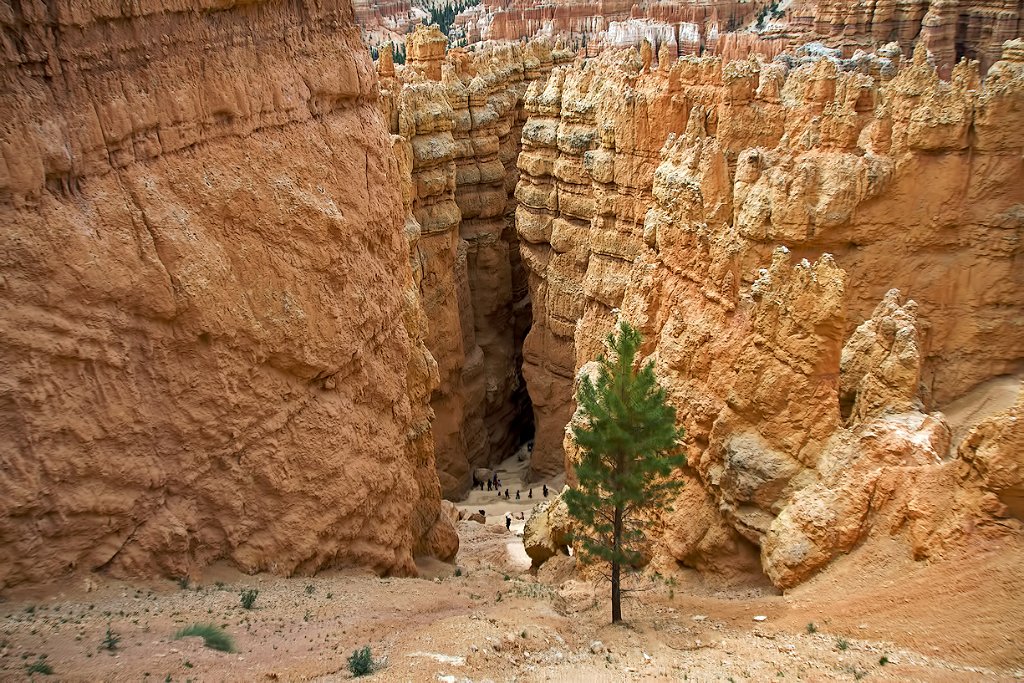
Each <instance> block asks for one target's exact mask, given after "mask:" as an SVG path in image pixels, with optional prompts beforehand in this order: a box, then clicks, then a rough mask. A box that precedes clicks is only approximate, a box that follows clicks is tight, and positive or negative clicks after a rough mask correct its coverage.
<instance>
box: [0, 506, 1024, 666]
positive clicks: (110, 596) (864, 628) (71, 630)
mask: <svg viewBox="0 0 1024 683" xmlns="http://www.w3.org/2000/svg"><path fill="white" fill-rule="evenodd" d="M460 524H461V528H460V532H461V533H462V534H463V539H464V541H463V543H464V547H463V550H462V552H461V553H460V563H459V567H458V571H456V567H453V566H451V565H443V564H440V563H434V564H433V565H430V566H425V567H424V574H425V575H426V576H427V577H429V576H430V575H431V574H433V575H436V576H435V578H419V579H388V578H378V577H375V576H372V575H367V574H365V573H357V572H337V573H327V574H322V575H319V576H317V577H315V578H291V579H284V578H278V577H271V576H255V577H251V576H244V575H240V574H238V573H236V572H234V571H231V570H227V569H223V568H214V569H212V570H210V571H209V572H208V573H207V575H206V576H205V577H204V578H203V580H202V585H198V586H190V587H189V588H187V589H186V588H182V587H180V586H179V585H178V584H176V583H174V582H170V581H156V582H133V583H124V582H120V581H115V580H108V579H101V578H100V579H98V578H95V577H90V578H86V579H78V580H76V581H74V582H70V581H68V582H62V583H60V584H55V585H51V586H43V587H36V588H33V589H31V590H23V591H20V592H16V593H13V594H11V595H8V596H7V599H6V600H5V601H4V602H3V603H0V616H2V619H3V621H2V628H0V679H2V680H24V678H25V677H26V672H27V669H28V667H29V666H30V665H31V664H33V663H35V662H38V661H39V660H40V658H41V657H43V658H44V660H43V661H45V662H46V663H48V664H49V665H50V666H51V667H52V670H53V674H52V676H49V677H48V678H47V680H67V681H99V680H112V681H113V680H116V681H165V680H172V681H188V680H192V681H222V680H223V681H259V680H286V681H298V680H318V681H334V680H341V679H346V678H348V677H349V673H348V670H347V663H346V659H347V657H348V656H349V655H350V654H351V653H352V652H353V650H355V649H357V648H359V647H362V646H363V645H369V646H370V647H371V648H372V651H373V653H374V656H375V657H376V658H377V659H378V660H379V661H380V663H381V668H380V670H379V671H378V672H376V673H374V674H373V675H372V676H371V677H369V678H366V679H364V680H372V681H452V682H458V681H549V680H550V681H624V680H665V681H669V680H671V681H678V680H691V681H730V680H731V681H737V682H738V681H774V680H782V679H789V680H800V681H832V680H879V681H883V680H884V681H1014V680H1022V678H1024V646H1022V644H1024V623H1022V621H1021V619H1020V611H1021V607H1022V606H1024V603H1022V599H1021V596H1022V595H1024V570H1022V569H1021V563H1020V558H1021V557H1022V552H1021V549H1020V548H1017V547H1014V548H1005V547H990V548H979V549H973V550H971V552H970V553H969V554H967V555H965V557H964V558H962V559H960V560H952V561H949V562H946V563H944V564H942V565H928V564H924V563H914V562H912V561H910V560H908V559H906V557H905V551H904V550H902V547H901V546H899V544H897V543H895V542H894V543H893V546H892V549H891V552H885V549H882V550H883V552H881V553H879V552H878V549H875V550H874V551H873V552H872V555H871V558H873V559H870V560H869V559H866V558H865V557H858V556H857V555H856V554H855V555H852V556H850V557H848V558H845V559H844V560H841V561H840V562H839V564H838V565H837V566H836V567H835V568H834V569H833V570H832V571H830V572H828V573H827V574H825V575H822V576H819V577H818V578H816V579H814V580H812V581H811V582H809V583H808V584H805V585H803V586H801V587H799V588H798V589H796V590H794V591H792V592H791V593H789V594H788V595H785V596H782V595H776V594H774V592H773V591H772V590H770V589H750V588H747V589H743V590H739V589H734V590H722V589H717V590H716V589H714V588H712V587H709V586H708V585H706V584H704V583H703V582H702V581H701V580H700V578H699V577H697V576H696V575H695V574H694V573H692V572H682V573H680V575H679V576H678V577H676V578H675V579H674V580H673V581H672V582H660V583H658V584H656V585H655V584H651V585H650V586H649V587H651V590H648V591H646V592H643V593H638V594H635V597H632V598H630V599H628V600H627V601H626V602H625V604H624V614H625V617H626V619H627V622H628V623H627V624H626V625H624V626H610V625H609V624H608V623H607V621H608V612H609V608H608V601H607V587H606V586H598V585H593V584H590V583H585V582H579V581H568V582H565V583H563V584H561V585H548V584H545V583H541V582H538V580H537V579H536V578H534V577H532V576H530V575H529V574H527V573H519V572H517V571H516V570H514V569H511V568H510V567H511V566H512V565H514V564H515V561H514V558H509V557H507V556H506V555H505V554H504V549H505V547H506V546H507V544H508V543H512V542H514V539H516V537H515V536H514V535H513V534H510V533H509V532H506V531H505V529H504V526H503V525H497V524H489V525H486V526H485V525H480V524H477V523H474V522H461V523H460ZM564 559H565V561H569V559H568V558H564ZM456 574H458V575H456ZM249 587H255V588H257V589H258V590H259V591H260V592H259V596H258V598H257V600H256V604H255V605H254V608H253V609H251V610H246V609H243V608H242V606H241V605H240V601H239V592H240V591H241V590H242V589H243V588H249ZM90 589H91V590H90ZM755 617H765V618H764V620H755ZM193 623H213V624H216V625H219V626H222V627H223V628H224V629H225V630H226V631H227V632H228V633H229V634H230V635H231V636H232V637H233V638H234V641H235V645H236V652H234V653H223V652H218V651H215V650H211V649H207V648H205V647H204V646H203V644H202V642H201V640H199V639H198V638H187V639H182V640H175V639H174V638H173V635H174V633H175V632H176V631H177V630H179V629H180V628H182V627H183V626H186V625H188V624H193ZM809 624H814V627H813V628H812V627H809ZM108 627H109V628H110V630H111V632H112V633H113V634H115V635H117V636H118V637H119V638H120V641H119V643H118V646H117V648H116V649H115V650H113V651H110V650H107V649H104V648H103V645H102V643H103V640H104V637H105V635H106V632H107V629H108ZM812 631H813V632H812ZM883 657H885V658H886V664H884V665H883V664H882V663H881V661H882V658H883ZM168 677H169V678H168ZM36 678H44V677H42V676H38V675H37V676H36Z"/></svg>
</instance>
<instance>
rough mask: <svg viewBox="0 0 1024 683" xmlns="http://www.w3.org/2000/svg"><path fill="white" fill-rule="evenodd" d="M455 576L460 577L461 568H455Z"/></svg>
mask: <svg viewBox="0 0 1024 683" xmlns="http://www.w3.org/2000/svg"><path fill="white" fill-rule="evenodd" d="M455 576H462V567H456V568H455Z"/></svg>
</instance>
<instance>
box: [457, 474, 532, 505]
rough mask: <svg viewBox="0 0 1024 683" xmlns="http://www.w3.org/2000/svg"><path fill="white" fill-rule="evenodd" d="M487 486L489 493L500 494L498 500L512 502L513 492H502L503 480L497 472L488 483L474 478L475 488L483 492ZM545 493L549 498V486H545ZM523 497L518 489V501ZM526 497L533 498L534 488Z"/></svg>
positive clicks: (507, 490)
mask: <svg viewBox="0 0 1024 683" xmlns="http://www.w3.org/2000/svg"><path fill="white" fill-rule="evenodd" d="M485 486H486V487H487V490H488V491H497V492H498V498H504V499H505V500H511V498H512V495H511V492H510V491H509V489H505V491H504V492H502V490H501V479H499V478H498V473H497V472H495V473H494V476H493V477H491V478H490V479H488V480H487V481H486V482H483V481H479V480H478V479H477V478H476V476H475V475H474V477H473V488H475V489H480V490H481V491H483V490H484V487H485ZM543 491H544V497H545V498H547V497H548V491H549V489H548V485H547V484H544V488H543ZM522 497H523V495H522V492H521V491H520V490H519V489H516V500H521V499H522ZM526 497H527V498H533V489H532V488H531V489H530V490H529V491H527V493H526Z"/></svg>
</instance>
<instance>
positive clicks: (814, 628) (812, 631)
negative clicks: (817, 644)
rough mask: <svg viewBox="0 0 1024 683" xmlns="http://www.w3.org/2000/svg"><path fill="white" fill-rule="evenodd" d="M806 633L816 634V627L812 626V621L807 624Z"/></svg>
mask: <svg viewBox="0 0 1024 683" xmlns="http://www.w3.org/2000/svg"><path fill="white" fill-rule="evenodd" d="M807 632H808V633H817V632H818V627H817V626H815V625H814V622H813V621H812V622H810V623H808V624H807Z"/></svg>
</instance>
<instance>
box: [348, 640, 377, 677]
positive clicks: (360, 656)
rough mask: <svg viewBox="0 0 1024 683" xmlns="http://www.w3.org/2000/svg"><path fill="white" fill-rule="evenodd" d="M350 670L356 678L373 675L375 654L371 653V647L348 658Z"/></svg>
mask: <svg viewBox="0 0 1024 683" xmlns="http://www.w3.org/2000/svg"><path fill="white" fill-rule="evenodd" d="M348 670H349V672H350V673H351V674H352V676H353V677H355V678H359V677H360V676H368V675H370V674H372V673H373V653H372V652H371V651H370V646H369V645H366V646H364V647H363V649H361V650H355V651H354V652H353V653H352V656H351V657H349V658H348Z"/></svg>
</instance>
